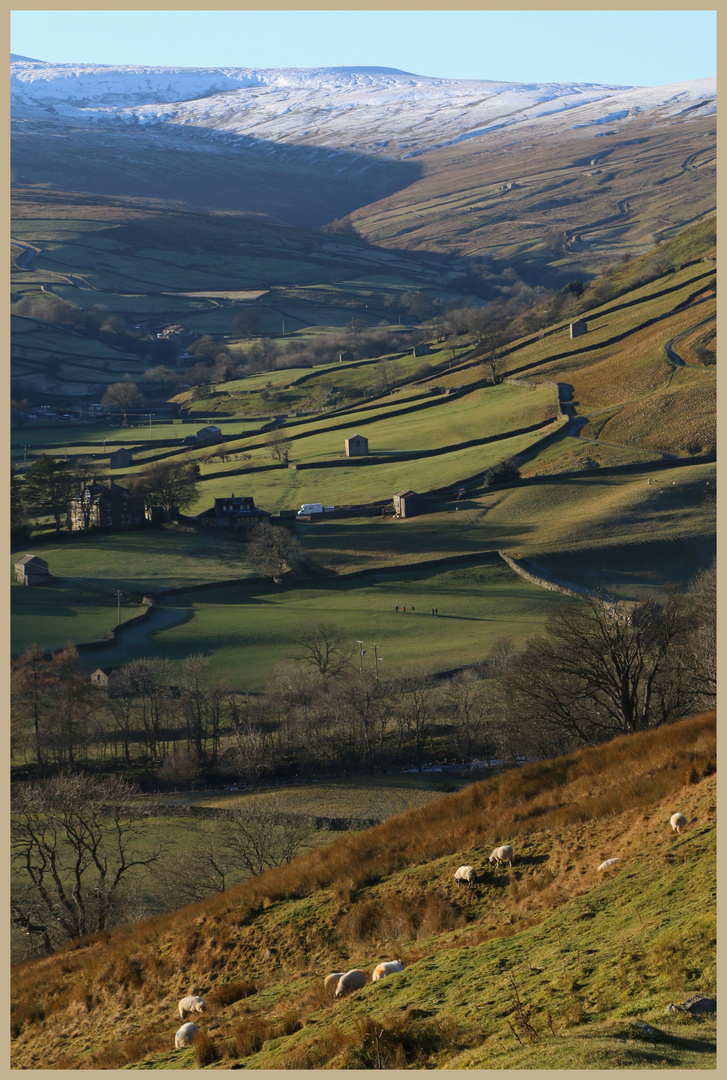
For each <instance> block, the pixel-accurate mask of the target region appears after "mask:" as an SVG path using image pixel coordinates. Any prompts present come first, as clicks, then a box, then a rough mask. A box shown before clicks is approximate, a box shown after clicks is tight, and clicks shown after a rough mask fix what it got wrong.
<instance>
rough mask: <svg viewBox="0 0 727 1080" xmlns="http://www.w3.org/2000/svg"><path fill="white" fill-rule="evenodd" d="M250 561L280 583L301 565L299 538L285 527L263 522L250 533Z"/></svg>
mask: <svg viewBox="0 0 727 1080" xmlns="http://www.w3.org/2000/svg"><path fill="white" fill-rule="evenodd" d="M248 551H249V554H250V559H251V561H252V563H253V565H255V566H256V567H257V569H258V570H259V571H260V573H261V574H262V575H263V577H270V578H272V579H273V581H274V582H276V583H277V582H279V581H280V580H281V579H282V578H283V576H284V575H285V574H292V573H293V572H294V571H295V570H296V569H297V568H298V566H299V565H300V561H301V556H302V549H301V546H300V541H299V540H298V537H297V536H295V535H294V534H293V533H292V532H291V531H290V529H287V528H286V527H285V526H284V525H271V524H270V522H269V521H261V522H259V523H258V524H257V525H255V526H254V527H253V529H252V530H251V532H250V544H249V547H248Z"/></svg>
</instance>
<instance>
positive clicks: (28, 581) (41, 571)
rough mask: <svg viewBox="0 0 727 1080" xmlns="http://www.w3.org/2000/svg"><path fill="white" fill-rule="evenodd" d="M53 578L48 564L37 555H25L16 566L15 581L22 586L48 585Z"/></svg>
mask: <svg viewBox="0 0 727 1080" xmlns="http://www.w3.org/2000/svg"><path fill="white" fill-rule="evenodd" d="M51 578H52V575H51V574H49V573H48V563H47V562H46V561H45V559H39V558H38V556H37V555H23V557H22V559H18V561H17V562H16V564H15V580H16V581H19V582H20V584H21V585H46V584H47V583H48V582H49V581H50V580H51Z"/></svg>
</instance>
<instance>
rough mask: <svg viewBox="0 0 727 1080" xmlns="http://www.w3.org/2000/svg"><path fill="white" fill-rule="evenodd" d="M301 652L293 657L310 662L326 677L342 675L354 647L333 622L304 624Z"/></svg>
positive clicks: (348, 663) (299, 642)
mask: <svg viewBox="0 0 727 1080" xmlns="http://www.w3.org/2000/svg"><path fill="white" fill-rule="evenodd" d="M298 646H299V654H298V655H297V656H294V657H292V659H294V660H302V661H304V662H305V663H306V664H310V665H311V667H313V668H315V669H316V670H317V671H318V672H319V673H320V674H321V675H323V676H325V677H326V678H329V679H330V678H335V677H336V676H337V675H340V674H341V672H342V671H344V670H345V669H346V668H347V667H349V665H350V663H351V657H352V656H353V652H354V648H353V644H352V643H350V642H349V641H348V640H347V638H346V636H345V634H343V633H342V631H341V630H339V629H338V627H336V626H334V625H333V624H332V623H325V622H318V623H309V624H308V625H307V626H304V627H303V629H302V630H301V632H300V635H299V637H298Z"/></svg>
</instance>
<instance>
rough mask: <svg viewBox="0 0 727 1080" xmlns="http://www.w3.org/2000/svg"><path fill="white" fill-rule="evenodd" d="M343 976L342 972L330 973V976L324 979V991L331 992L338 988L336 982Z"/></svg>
mask: <svg viewBox="0 0 727 1080" xmlns="http://www.w3.org/2000/svg"><path fill="white" fill-rule="evenodd" d="M343 974H344V972H342V971H332V972H331V974H330V975H326V977H325V979H324V980H323V986H324V987H325V989H326V990H331V991H333V990H335V989H336V987H337V986H338V980H339V979H340V978H341V976H342V975H343Z"/></svg>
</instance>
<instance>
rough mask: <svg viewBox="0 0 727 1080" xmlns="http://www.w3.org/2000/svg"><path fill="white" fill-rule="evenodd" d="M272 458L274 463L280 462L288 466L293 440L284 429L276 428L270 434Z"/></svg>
mask: <svg viewBox="0 0 727 1080" xmlns="http://www.w3.org/2000/svg"><path fill="white" fill-rule="evenodd" d="M269 445H270V456H271V458H272V459H273V461H279V462H281V464H283V465H287V464H288V458H289V457H290V446H291V440H290V438H289V436H288V435H286V434H285V431H284V430H283V429H282V428H275V430H274V431H271V432H270V443H269Z"/></svg>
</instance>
